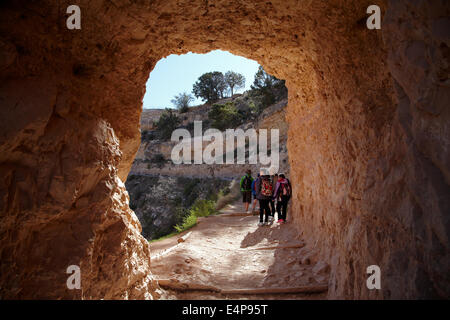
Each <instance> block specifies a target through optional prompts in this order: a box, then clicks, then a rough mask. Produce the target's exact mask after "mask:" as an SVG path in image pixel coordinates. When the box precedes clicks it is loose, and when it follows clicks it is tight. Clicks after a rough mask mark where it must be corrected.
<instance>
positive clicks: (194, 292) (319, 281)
mask: <svg viewBox="0 0 450 320" xmlns="http://www.w3.org/2000/svg"><path fill="white" fill-rule="evenodd" d="M242 207H243V205H242V203H240V202H235V203H233V204H231V205H228V206H226V207H225V208H224V209H222V210H220V214H218V215H212V216H209V217H204V218H199V220H198V223H197V225H196V226H194V227H193V228H191V229H189V230H187V231H185V232H183V233H181V234H179V235H177V236H174V237H172V238H168V239H164V240H160V241H156V242H153V243H150V249H151V270H152V273H153V275H154V277H155V278H156V279H157V281H158V282H159V285H160V287H161V288H162V289H164V290H165V291H166V294H167V296H166V298H167V299H192V300H199V299H202V300H203V299H325V298H326V293H327V290H328V287H327V283H328V269H329V267H328V265H327V264H326V263H324V262H320V261H319V262H318V263H316V264H314V265H313V264H311V260H310V258H309V257H310V256H311V250H310V249H308V248H307V247H305V243H304V241H303V240H302V239H300V238H299V237H298V232H297V231H296V230H295V229H294V227H293V226H292V224H291V223H289V221H288V222H287V223H285V224H281V225H280V224H278V223H277V222H274V223H272V224H271V225H270V226H262V227H259V226H258V225H257V224H258V222H259V214H258V215H252V214H251V213H245V212H243V209H242ZM275 218H276V215H275ZM288 219H289V216H288ZM275 221H276V220H275Z"/></svg>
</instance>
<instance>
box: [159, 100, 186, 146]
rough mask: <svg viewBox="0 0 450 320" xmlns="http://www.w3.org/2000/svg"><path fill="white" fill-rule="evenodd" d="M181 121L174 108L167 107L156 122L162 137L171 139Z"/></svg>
mask: <svg viewBox="0 0 450 320" xmlns="http://www.w3.org/2000/svg"><path fill="white" fill-rule="evenodd" d="M180 123H181V121H180V119H179V118H178V117H177V115H176V114H175V112H174V111H173V109H169V108H166V110H165V111H164V112H163V113H162V114H161V117H160V118H159V120H158V121H157V122H156V123H155V125H156V132H157V133H158V135H159V137H160V139H162V140H169V139H170V138H171V136H172V132H173V131H174V130H175V129H176V128H177V127H178V126H179V125H180Z"/></svg>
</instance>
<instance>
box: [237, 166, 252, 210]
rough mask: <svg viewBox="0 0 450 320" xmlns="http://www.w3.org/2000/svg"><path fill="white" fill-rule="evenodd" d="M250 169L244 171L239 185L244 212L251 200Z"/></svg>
mask: <svg viewBox="0 0 450 320" xmlns="http://www.w3.org/2000/svg"><path fill="white" fill-rule="evenodd" d="M252 182H253V178H252V171H251V170H250V169H249V170H247V171H246V173H245V176H243V177H242V178H241V182H240V186H241V192H242V202H243V203H244V204H245V212H248V206H249V205H250V203H251V202H252Z"/></svg>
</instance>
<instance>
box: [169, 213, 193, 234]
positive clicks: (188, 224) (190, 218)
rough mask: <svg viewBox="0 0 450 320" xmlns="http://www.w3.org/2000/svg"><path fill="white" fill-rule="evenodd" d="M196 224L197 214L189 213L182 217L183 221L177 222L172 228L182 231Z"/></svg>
mask: <svg viewBox="0 0 450 320" xmlns="http://www.w3.org/2000/svg"><path fill="white" fill-rule="evenodd" d="M196 224H197V216H196V215H195V214H194V213H190V214H189V215H187V216H186V217H184V218H183V223H182V224H181V225H180V224H177V225H176V226H175V227H174V228H175V230H177V232H183V231H185V230H188V229H190V228H192V227H193V226H195V225H196Z"/></svg>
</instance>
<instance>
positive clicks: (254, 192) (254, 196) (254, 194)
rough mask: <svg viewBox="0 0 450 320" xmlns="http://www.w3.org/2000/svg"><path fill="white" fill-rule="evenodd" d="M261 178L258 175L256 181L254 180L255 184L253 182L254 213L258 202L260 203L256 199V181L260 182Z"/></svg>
mask: <svg viewBox="0 0 450 320" xmlns="http://www.w3.org/2000/svg"><path fill="white" fill-rule="evenodd" d="M259 177H260V174H259V173H258V177H257V178H256V179H255V180H253V182H252V195H253V204H252V213H253V212H255V208H256V202H257V201H258V199H256V189H255V184H256V181H258V179H259Z"/></svg>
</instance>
